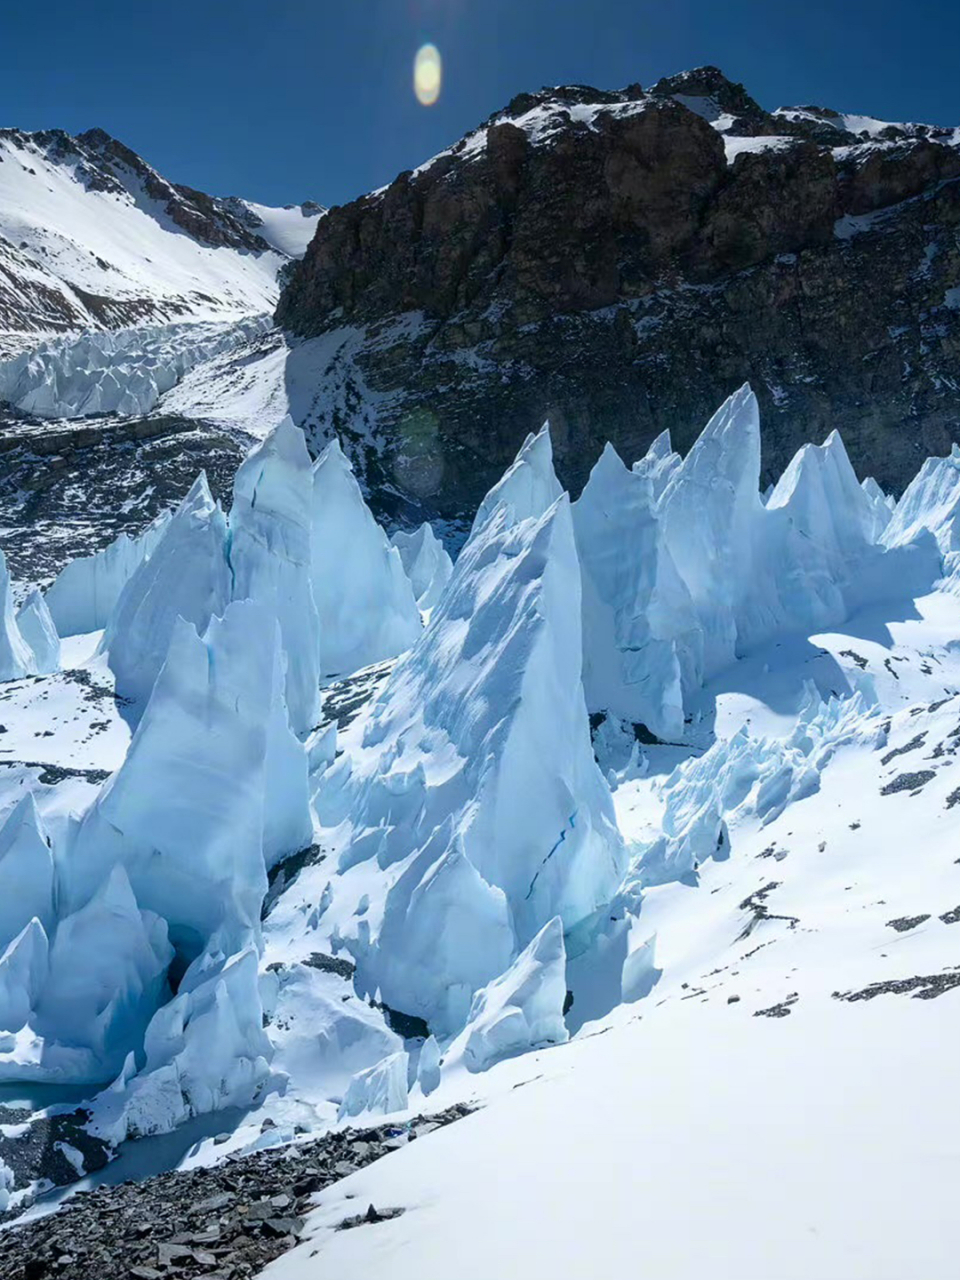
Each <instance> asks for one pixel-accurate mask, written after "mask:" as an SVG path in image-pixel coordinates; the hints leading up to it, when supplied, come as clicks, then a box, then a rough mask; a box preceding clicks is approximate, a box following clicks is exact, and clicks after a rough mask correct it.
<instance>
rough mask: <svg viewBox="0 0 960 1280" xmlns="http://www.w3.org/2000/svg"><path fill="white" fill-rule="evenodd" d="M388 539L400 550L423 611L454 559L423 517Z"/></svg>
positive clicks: (446, 578)
mask: <svg viewBox="0 0 960 1280" xmlns="http://www.w3.org/2000/svg"><path fill="white" fill-rule="evenodd" d="M390 541H391V542H392V543H393V545H394V546H395V547H396V548H397V550H398V551H399V552H400V559H401V561H402V562H403V568H404V572H405V573H406V575H407V577H408V578H409V579H410V582H411V583H412V585H413V593H414V595H415V596H416V598H417V604H418V605H419V606H420V608H421V609H423V610H424V611H426V610H427V609H432V608H433V606H434V605H435V604H436V603H437V601H438V600H439V599H440V593H441V592H442V591H443V588H444V587H445V586H446V585H447V583H448V582H449V580H450V575H451V573H453V561H452V560H451V559H450V556H449V554H448V552H447V550H446V548H445V547H444V545H443V543H442V542H441V541H440V539H439V538H438V537H437V536H436V534H435V533H434V532H433V528H432V526H431V525H430V524H429V523H428V522H426V521H424V523H423V524H422V525H420V527H419V528H418V529H414V531H413V532H412V533H405V532H403V531H402V530H401V531H400V532H398V533H395V534H394V535H393V537H392V538H391V539H390Z"/></svg>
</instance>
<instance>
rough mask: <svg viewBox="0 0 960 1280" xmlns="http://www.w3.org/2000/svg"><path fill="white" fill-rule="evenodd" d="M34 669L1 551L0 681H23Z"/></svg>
mask: <svg viewBox="0 0 960 1280" xmlns="http://www.w3.org/2000/svg"><path fill="white" fill-rule="evenodd" d="M33 668H34V657H33V650H32V649H31V648H30V646H29V645H28V644H27V642H26V640H24V638H23V636H22V635H21V634H20V628H19V627H18V626H17V619H16V617H15V616H14V611H13V595H12V593H11V590H10V574H9V571H8V570H7V560H6V557H5V556H4V554H3V552H2V551H0V680H22V679H23V677H24V676H25V675H30V674H32V672H33Z"/></svg>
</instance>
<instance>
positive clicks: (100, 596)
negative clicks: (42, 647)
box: [45, 511, 170, 637]
mask: <svg viewBox="0 0 960 1280" xmlns="http://www.w3.org/2000/svg"><path fill="white" fill-rule="evenodd" d="M169 519H170V512H169V511H165V512H163V513H162V515H160V516H158V517H157V519H156V520H154V522H153V523H152V524H151V525H149V526H148V527H147V528H146V529H145V530H144V531H143V533H142V534H141V535H140V536H139V537H138V538H131V537H130V536H129V535H128V534H126V533H120V534H119V535H118V536H117V537H116V538H115V539H114V540H113V542H111V543H110V544H109V545H108V546H106V547H104V548H103V550H102V551H97V552H96V553H95V554H94V555H92V556H80V557H78V559H76V560H71V561H70V563H69V564H67V565H65V566H64V567H63V569H61V571H60V572H59V574H57V577H56V578H55V579H54V581H53V582H52V583H51V584H50V586H49V587H48V588H47V591H46V595H45V599H46V602H47V608H48V609H49V610H50V615H51V617H52V618H53V621H54V624H55V625H56V628H57V633H58V635H60V636H61V637H66V636H77V635H86V634H87V633H88V632H90V631H101V630H103V628H104V627H105V626H106V625H107V623H108V622H109V620H110V615H111V614H112V612H113V609H114V606H115V605H116V603H117V599H118V598H119V595H120V592H121V591H122V590H123V588H124V586H125V585H126V583H127V582H128V581H129V579H130V578H131V577H132V576H133V574H134V572H135V571H136V569H137V568H138V567H139V566H140V564H141V563H142V562H143V561H144V560H146V559H148V557H149V556H150V554H151V552H152V551H153V549H154V547H155V546H156V545H157V543H158V542H159V541H160V537H161V535H162V533H163V530H164V528H165V527H166V525H167V522H168V521H169Z"/></svg>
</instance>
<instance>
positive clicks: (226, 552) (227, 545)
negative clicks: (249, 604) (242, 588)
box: [223, 528, 237, 597]
mask: <svg viewBox="0 0 960 1280" xmlns="http://www.w3.org/2000/svg"><path fill="white" fill-rule="evenodd" d="M232 550H233V530H232V529H229V528H228V529H227V537H226V541H225V542H224V544H223V556H224V559H225V560H226V562H227V568H228V569H229V570H230V595H231V597H232V596H234V595H235V594H236V590H237V575H236V573H235V572H234V568H233V561H232V560H231V559H230V552H231V551H232Z"/></svg>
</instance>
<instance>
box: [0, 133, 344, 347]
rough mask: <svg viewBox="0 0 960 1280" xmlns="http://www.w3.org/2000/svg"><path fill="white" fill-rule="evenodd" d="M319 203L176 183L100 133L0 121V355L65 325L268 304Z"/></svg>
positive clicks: (195, 316) (261, 308) (99, 325)
mask: <svg viewBox="0 0 960 1280" xmlns="http://www.w3.org/2000/svg"><path fill="white" fill-rule="evenodd" d="M323 212H324V211H323V209H322V208H321V207H320V206H319V205H316V204H312V203H307V204H303V205H293V206H289V207H287V208H283V209H272V208H267V207H265V206H263V205H258V204H255V203H253V202H250V201H246V200H241V199H238V198H227V199H219V198H217V197H213V196H208V195H205V194H204V193H203V192H200V191H194V190H192V189H191V188H189V187H184V186H178V185H176V184H174V183H171V182H169V181H168V180H167V179H166V178H164V177H163V176H162V175H161V174H159V173H157V171H156V170H155V169H153V168H152V167H151V166H150V165H149V164H147V163H146V161H144V160H142V159H141V158H140V157H139V156H138V155H136V153H135V152H133V151H131V150H130V149H129V148H128V147H125V146H124V145H123V144H122V143H120V142H118V141H117V140H116V139H114V138H111V137H110V136H109V135H108V134H106V133H105V132H104V131H103V130H102V129H91V130H88V131H87V132H86V133H83V134H80V135H79V136H78V137H71V136H70V135H69V134H66V133H64V132H62V131H60V130H49V131H46V132H41V133H25V132H22V131H20V130H19V129H0V352H4V351H5V352H11V351H16V350H24V349H26V348H27V347H29V346H31V345H34V344H35V343H36V341H37V340H38V339H39V338H40V337H43V336H46V335H49V334H51V333H57V332H63V331H65V330H76V329H87V328H94V329H114V328H120V327H123V326H129V325H131V324H157V323H163V322H171V321H180V322H182V321H185V320H227V319H235V318H237V317H240V316H243V315H249V314H251V313H263V312H270V311H272V310H273V307H274V306H275V304H276V299H277V297H278V292H279V286H278V273H279V272H280V271H281V270H282V269H283V267H284V266H285V264H287V263H288V262H290V261H291V259H293V258H296V257H300V256H302V254H303V252H304V251H305V249H306V246H307V244H308V243H309V241H310V238H311V236H312V235H313V232H314V230H315V229H316V225H317V221H318V219H319V218H320V216H321V215H322V213H323Z"/></svg>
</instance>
